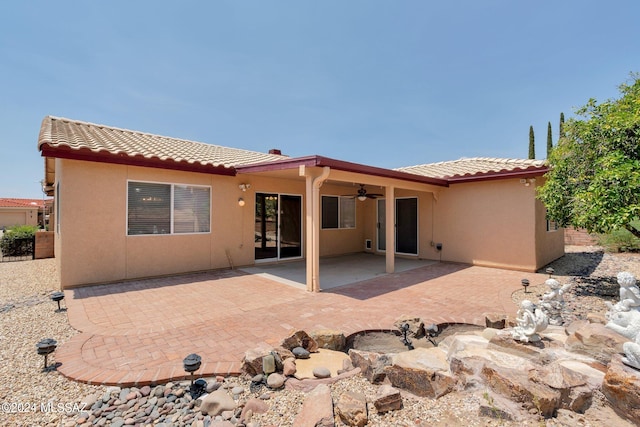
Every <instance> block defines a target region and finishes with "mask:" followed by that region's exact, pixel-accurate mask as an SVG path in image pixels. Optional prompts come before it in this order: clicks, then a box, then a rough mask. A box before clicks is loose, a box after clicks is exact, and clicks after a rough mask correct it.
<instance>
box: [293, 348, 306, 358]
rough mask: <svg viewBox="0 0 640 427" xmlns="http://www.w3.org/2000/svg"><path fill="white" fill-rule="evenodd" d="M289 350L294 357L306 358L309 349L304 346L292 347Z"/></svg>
mask: <svg viewBox="0 0 640 427" xmlns="http://www.w3.org/2000/svg"><path fill="white" fill-rule="evenodd" d="M291 352H292V353H293V355H294V356H295V357H296V359H308V358H309V356H310V353H309V351H308V350H307V349H305V348H304V347H294V348H293V350H291Z"/></svg>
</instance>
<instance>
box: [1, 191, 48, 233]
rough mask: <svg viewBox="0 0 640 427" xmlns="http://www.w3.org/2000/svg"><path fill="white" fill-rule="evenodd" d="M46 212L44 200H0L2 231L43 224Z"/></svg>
mask: <svg viewBox="0 0 640 427" xmlns="http://www.w3.org/2000/svg"><path fill="white" fill-rule="evenodd" d="M44 211H45V201H44V200H42V199H18V198H0V229H5V228H9V227H13V226H16V225H34V226H35V225H38V224H42V221H43V215H44Z"/></svg>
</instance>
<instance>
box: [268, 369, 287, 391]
mask: <svg viewBox="0 0 640 427" xmlns="http://www.w3.org/2000/svg"><path fill="white" fill-rule="evenodd" d="M286 380H287V378H286V377H285V376H284V375H280V374H279V373H277V372H274V373H273V374H271V375H269V376H268V377H267V385H268V386H269V388H271V389H274V390H276V389H279V388H281V387H282V386H283V385H284V382H285V381H286Z"/></svg>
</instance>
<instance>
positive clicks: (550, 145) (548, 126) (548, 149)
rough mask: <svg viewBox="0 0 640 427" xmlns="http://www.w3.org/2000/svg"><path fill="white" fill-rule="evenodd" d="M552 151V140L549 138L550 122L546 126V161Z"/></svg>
mask: <svg viewBox="0 0 640 427" xmlns="http://www.w3.org/2000/svg"><path fill="white" fill-rule="evenodd" d="M552 149H553V139H552V138H551V122H548V124H547V159H548V158H549V155H550V154H551V150H552Z"/></svg>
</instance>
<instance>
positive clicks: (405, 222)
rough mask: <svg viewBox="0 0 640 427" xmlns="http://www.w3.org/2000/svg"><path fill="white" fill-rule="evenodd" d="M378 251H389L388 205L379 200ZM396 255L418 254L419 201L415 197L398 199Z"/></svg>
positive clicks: (396, 206) (396, 205)
mask: <svg viewBox="0 0 640 427" xmlns="http://www.w3.org/2000/svg"><path fill="white" fill-rule="evenodd" d="M377 202H378V250H379V251H381V252H384V251H385V250H386V249H387V238H386V234H385V233H386V229H387V224H386V221H387V219H386V212H387V210H386V205H385V203H386V202H385V200H384V199H378V200H377ZM395 208H396V224H395V236H396V247H395V253H399V254H407V255H417V254H418V199H417V198H415V197H408V198H401V199H396V203H395Z"/></svg>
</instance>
